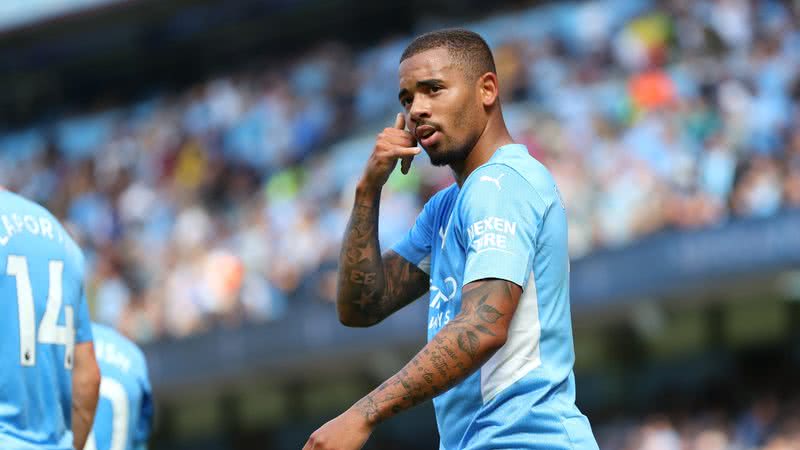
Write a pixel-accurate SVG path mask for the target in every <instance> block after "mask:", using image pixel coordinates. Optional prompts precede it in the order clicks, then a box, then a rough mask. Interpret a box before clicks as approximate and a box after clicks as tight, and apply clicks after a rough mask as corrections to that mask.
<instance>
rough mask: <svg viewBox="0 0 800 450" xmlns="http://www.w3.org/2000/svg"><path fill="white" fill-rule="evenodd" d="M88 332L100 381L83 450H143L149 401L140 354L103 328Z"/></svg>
mask: <svg viewBox="0 0 800 450" xmlns="http://www.w3.org/2000/svg"><path fill="white" fill-rule="evenodd" d="M92 332H93V333H94V342H95V347H96V348H97V361H98V362H99V363H100V373H101V375H102V376H103V378H102V381H101V383H100V402H99V403H98V405H97V415H96V416H95V419H94V427H93V428H92V433H91V434H90V435H89V439H88V440H87V442H86V447H85V448H84V450H146V449H147V439H148V438H149V436H150V429H151V425H152V421H153V402H152V395H151V389H150V381H149V378H148V376H147V362H146V361H145V359H144V354H143V353H142V351H141V350H139V348H138V347H137V346H136V344H134V343H133V342H131V341H130V340H128V339H127V338H125V337H124V336H122V335H121V334H119V333H118V332H117V331H115V330H113V329H111V328H109V327H107V326H105V325H100V324H97V323H93V324H92Z"/></svg>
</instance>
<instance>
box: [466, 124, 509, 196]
mask: <svg viewBox="0 0 800 450" xmlns="http://www.w3.org/2000/svg"><path fill="white" fill-rule="evenodd" d="M513 143H514V139H513V138H512V137H511V134H510V133H509V132H508V129H507V128H506V124H505V122H504V121H503V118H502V116H500V118H499V119H498V118H495V117H493V118H490V119H489V122H487V124H486V127H485V128H484V130H483V133H482V134H481V136H480V137H479V138H478V141H477V142H476V143H475V146H474V147H472V151H471V152H470V153H469V155H468V156H467V158H466V159H465V160H463V161H459V162H457V163H453V164H450V169H451V170H452V171H453V177H454V178H455V179H456V183H457V184H458V187H459V188H460V187H461V186H463V185H464V181H466V180H467V177H469V174H471V173H472V172H474V171H475V169H477V168H478V167H480V166H482V165H483V164H485V163H486V162H487V161H489V159H490V158H491V157H492V155H494V152H495V151H497V149H498V148H500V147H502V146H504V145H507V144H513Z"/></svg>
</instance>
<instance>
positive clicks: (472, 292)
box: [354, 280, 520, 423]
mask: <svg viewBox="0 0 800 450" xmlns="http://www.w3.org/2000/svg"><path fill="white" fill-rule="evenodd" d="M476 284H477V286H475V288H473V289H469V290H468V291H465V292H464V293H463V294H462V302H461V312H459V314H458V315H457V316H456V317H455V318H454V319H453V320H452V321H450V323H448V324H447V325H445V326H444V327H443V328H442V329H441V330H440V331H439V333H437V334H436V336H434V337H433V339H432V340H431V341H430V342H428V344H427V345H426V346H425V347H423V349H422V350H421V351H420V352H419V353H417V355H416V356H414V358H413V359H412V360H411V362H409V363H408V364H406V366H405V367H403V369H402V370H400V372H398V373H397V374H396V375H394V376H393V377H391V378H389V379H388V380H387V381H386V382H384V383H383V384H381V385H380V386H379V387H378V388H377V389H375V390H374V391H372V392H371V393H370V394H369V395H367V396H366V397H364V398H363V399H361V400H360V401H359V402H358V403H356V404H355V406H354V408H355V409H356V410H357V411H359V412H360V413H361V414H363V416H364V417H365V418H366V419H367V420H368V421H369V422H370V423H379V422H381V421H383V420H386V419H387V418H389V417H391V416H393V415H395V414H397V413H399V412H401V411H403V410H405V409H408V408H411V407H413V406H416V405H418V404H419V403H422V402H424V401H426V400H429V399H431V398H433V397H435V396H437V395H439V394H441V393H443V392H445V391H447V390H448V389H450V388H451V387H453V386H454V385H456V384H458V383H460V382H461V381H463V380H464V379H465V378H467V377H468V376H469V375H470V374H472V373H473V372H474V371H475V370H477V369H478V368H479V367H480V366H481V365H482V364H483V363H484V362H486V360H488V359H489V358H490V357H491V355H492V354H494V352H495V351H496V350H497V349H498V348H499V345H502V342H504V340H503V339H500V338H499V337H502V336H505V333H506V332H507V330H508V325H509V323H510V321H511V317H512V316H513V314H514V311H515V310H516V305H517V301H518V299H519V293H520V292H517V293H516V295H514V294H512V288H513V283H511V282H508V281H505V280H485V281H482V282H479V283H476ZM518 289H519V288H518V287H517V288H516V290H518Z"/></svg>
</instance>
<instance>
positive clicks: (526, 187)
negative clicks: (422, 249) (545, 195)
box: [458, 165, 539, 287]
mask: <svg viewBox="0 0 800 450" xmlns="http://www.w3.org/2000/svg"><path fill="white" fill-rule="evenodd" d="M470 178H471V179H470V180H468V183H469V184H468V185H467V186H465V191H464V192H463V195H464V198H463V201H462V203H461V211H460V217H461V226H460V229H459V230H458V232H459V239H460V241H461V243H462V245H463V246H464V248H465V249H466V261H465V264H464V278H463V280H464V281H463V282H464V285H466V284H467V283H470V282H473V281H476V280H481V279H484V278H499V279H503V280H508V281H511V282H513V283H516V284H517V285H519V286H521V287H525V285H526V284H527V281H528V276H529V274H530V271H531V265H532V261H533V256H534V252H535V243H536V233H537V229H538V222H539V219H538V218H537V217H538V214H537V213H536V206H535V205H536V201H537V199H538V194H537V193H536V191H535V190H534V189H533V187H532V186H531V185H530V184H529V183H528V182H527V180H525V179H524V178H523V177H522V176H521V175H519V174H518V173H517V172H516V171H514V170H513V169H511V168H509V167H507V166H504V165H490V166H486V167H482V168H480V169H478V171H476V172H475V173H474V174H473V175H471V177H470Z"/></svg>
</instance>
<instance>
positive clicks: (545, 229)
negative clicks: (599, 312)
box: [305, 29, 597, 450]
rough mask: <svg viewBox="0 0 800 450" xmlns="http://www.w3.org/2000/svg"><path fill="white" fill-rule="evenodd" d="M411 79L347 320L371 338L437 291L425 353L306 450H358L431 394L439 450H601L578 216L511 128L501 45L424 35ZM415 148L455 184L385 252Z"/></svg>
mask: <svg viewBox="0 0 800 450" xmlns="http://www.w3.org/2000/svg"><path fill="white" fill-rule="evenodd" d="M399 78H400V82H399V84H400V86H399V87H400V91H399V100H400V103H401V105H402V106H403V108H404V109H405V114H398V116H397V120H396V122H395V126H394V128H387V129H385V130H383V132H382V133H380V134H379V135H378V138H377V142H376V144H375V148H374V150H373V153H372V155H371V156H370V159H369V161H368V162H367V167H366V169H365V172H364V174H363V176H362V178H361V180H360V182H359V184H358V187H357V190H356V198H355V206H354V208H353V213H352V216H351V219H350V223H349V225H348V229H347V232H346V235H345V239H344V247H343V249H342V254H341V258H340V274H339V275H340V277H339V288H338V294H337V308H338V314H339V319H340V320H341V322H342V323H343V324H345V325H348V326H357V327H365V326H370V325H374V324H376V323H378V322H380V321H381V320H383V319H384V318H386V317H387V316H389V315H390V314H392V313H393V312H395V311H397V310H398V309H400V308H402V307H403V306H405V305H407V304H408V303H410V302H411V301H413V300H414V299H416V298H418V297H420V296H421V295H422V294H424V293H426V292H428V293H429V312H428V316H429V320H428V344H427V345H426V346H425V347H424V348H423V349H422V350H421V351H420V352H419V353H418V354H417V355H416V356H415V357H414V358H413V359H412V361H411V362H409V363H408V364H407V365H406V366H405V367H404V368H403V369H402V370H400V372H398V373H397V374H396V375H394V376H392V377H391V378H389V379H388V380H387V381H386V382H384V383H383V384H382V385H381V386H380V387H378V388H377V389H375V390H374V391H372V392H371V393H370V394H369V395H367V396H366V397H364V398H362V399H361V400H359V401H358V402H357V403H356V404H355V405H353V406H352V407H351V408H350V409H348V410H347V411H346V412H345V413H343V414H342V415H340V416H339V417H337V418H335V419H333V420H331V421H330V422H328V423H326V424H325V425H323V426H322V427H321V428H320V429H318V430H317V431H315V432H314V433H313V434H312V435H311V437H310V438H309V440H308V442H307V443H306V446H305V449H314V450H320V449H337V450H351V449H359V448H361V447H362V446H363V445H364V443H365V442H366V440H367V439H368V438H369V435H370V434H371V432H372V430H373V428H374V427H375V426H376V425H377V424H378V423H379V422H381V421H383V420H386V419H388V418H389V417H391V416H393V415H395V414H397V413H399V412H401V411H403V410H405V409H408V408H410V407H412V406H414V405H417V404H419V403H421V402H423V401H426V400H428V399H431V398H434V397H436V398H435V399H434V406H435V409H436V418H437V424H438V428H439V433H440V448H441V449H446V450H464V449H470V450H473V449H475V450H477V449H487V450H488V449H515V450H520V449H547V450H562V449H563V450H567V449H570V450H572V449H575V450H577V449H580V450H593V449H597V444H596V442H595V439H594V436H593V435H592V430H591V427H590V425H589V421H588V420H587V419H586V417H585V416H584V415H583V414H581V412H580V411H579V410H578V408H577V407H576V406H575V382H574V376H573V373H572V366H573V361H574V352H573V343H572V328H571V322H570V307H569V260H568V256H567V219H566V213H565V210H564V206H563V204H562V202H561V200H560V197H559V193H558V190H557V188H556V185H555V182H554V181H553V178H552V177H551V175H550V173H549V172H548V171H547V169H545V168H544V167H543V166H542V165H541V164H539V162H537V161H536V160H535V159H533V158H532V157H531V156H529V154H528V151H527V149H526V148H525V147H524V146H522V145H519V144H515V143H514V142H513V140H512V138H511V136H510V135H509V132H508V131H507V129H506V126H505V123H504V121H503V116H502V112H501V108H500V101H499V99H498V81H497V74H496V71H495V67H494V61H493V57H492V54H491V51H490V50H489V47H488V46H487V44H486V43H485V42H484V40H483V39H482V38H481V37H480V36H479V35H477V34H475V33H472V32H470V31H467V30H459V29H451V30H442V31H436V32H432V33H428V34H424V35H422V36H420V37H418V38H416V39H415V40H414V41H412V42H411V44H409V46H408V47H407V48H406V50H405V52H404V53H403V55H402V57H401V61H400V68H399ZM406 123H407V124H408V131H406V130H405V128H406V127H405V125H406ZM417 143H419V144H420V145H421V146H422V148H423V149H425V151H426V152H427V154H428V156H429V157H430V159H431V162H432V163H433V164H435V165H448V166H450V168H451V170H452V171H453V175H454V177H455V180H456V182H455V183H454V184H453V185H452V186H450V187H449V188H446V189H444V190H442V191H440V192H438V193H437V194H436V195H434V196H433V197H432V198H431V199H430V200H429V201H428V203H427V204H426V205H425V207H424V208H423V210H422V212H421V213H420V215H419V217H418V218H417V221H416V223H415V224H414V226H413V227H412V228H411V230H410V231H409V233H408V235H407V236H406V237H405V238H404V239H403V240H402V241H401V242H400V243H398V244H397V245H396V246H394V248H393V249H392V250H389V251H388V252H386V253H385V254H383V255H381V253H380V248H379V244H378V206H379V199H380V194H381V188H382V186H383V185H384V183H385V182H386V180H387V179H388V177H389V174H390V173H391V172H392V170H393V169H394V168H395V167H396V165H397V162H398V160H401V161H402V163H401V170H402V172H403V173H407V172H408V169H409V167H410V164H411V159H412V158H413V157H414V155H416V154H418V153H419V149H418V148H417V147H416V145H417Z"/></svg>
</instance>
